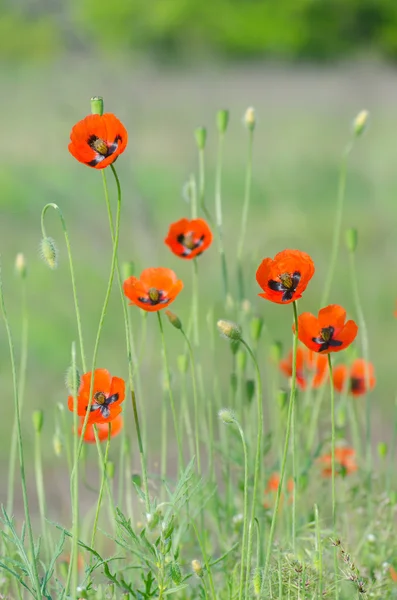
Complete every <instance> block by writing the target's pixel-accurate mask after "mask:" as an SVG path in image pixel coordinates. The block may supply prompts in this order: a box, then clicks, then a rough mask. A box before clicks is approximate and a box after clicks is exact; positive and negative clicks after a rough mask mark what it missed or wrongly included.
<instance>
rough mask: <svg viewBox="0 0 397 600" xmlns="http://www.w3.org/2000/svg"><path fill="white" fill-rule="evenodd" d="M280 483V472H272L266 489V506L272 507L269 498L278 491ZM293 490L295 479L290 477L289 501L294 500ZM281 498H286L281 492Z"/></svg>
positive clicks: (288, 487) (288, 485) (288, 483)
mask: <svg viewBox="0 0 397 600" xmlns="http://www.w3.org/2000/svg"><path fill="white" fill-rule="evenodd" d="M279 484H280V474H279V473H277V472H275V473H272V474H271V475H270V477H269V479H268V482H267V486H266V489H265V502H264V504H263V506H264V507H265V508H270V504H269V502H268V501H267V499H268V498H269V497H271V496H273V497H274V495H275V494H276V493H277V490H278V486H279ZM293 491H294V480H293V479H292V477H290V478H289V479H288V481H287V495H288V496H289V501H290V502H292V499H293ZM281 499H282V500H283V499H284V494H283V493H282V494H281Z"/></svg>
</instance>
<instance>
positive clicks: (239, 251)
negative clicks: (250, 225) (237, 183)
mask: <svg viewBox="0 0 397 600" xmlns="http://www.w3.org/2000/svg"><path fill="white" fill-rule="evenodd" d="M253 141H254V130H253V129H250V130H249V131H248V159H247V171H246V176H245V193H244V203H243V212H242V215H241V230H240V237H239V241H238V245H237V281H238V287H239V296H240V301H242V300H244V295H245V294H244V273H243V265H242V256H243V249H244V241H245V234H246V231H247V220H248V210H249V205H250V197H251V183H252V148H253Z"/></svg>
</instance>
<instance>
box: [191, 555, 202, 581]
mask: <svg viewBox="0 0 397 600" xmlns="http://www.w3.org/2000/svg"><path fill="white" fill-rule="evenodd" d="M192 569H193V572H194V573H195V574H196V575H197V577H203V575H204V570H203V567H202V565H201V562H200V561H199V560H197V559H194V560H192Z"/></svg>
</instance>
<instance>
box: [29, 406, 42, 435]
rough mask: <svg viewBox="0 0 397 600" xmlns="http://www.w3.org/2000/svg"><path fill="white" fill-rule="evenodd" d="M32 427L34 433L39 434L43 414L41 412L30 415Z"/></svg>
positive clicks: (37, 411) (36, 411)
mask: <svg viewBox="0 0 397 600" xmlns="http://www.w3.org/2000/svg"><path fill="white" fill-rule="evenodd" d="M32 421H33V427H34V429H35V431H36V433H40V432H41V430H42V428H43V421H44V413H43V411H42V410H35V411H34V413H33V414H32Z"/></svg>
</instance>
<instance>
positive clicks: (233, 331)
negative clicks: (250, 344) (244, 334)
mask: <svg viewBox="0 0 397 600" xmlns="http://www.w3.org/2000/svg"><path fill="white" fill-rule="evenodd" d="M216 326H217V327H218V331H219V333H220V334H221V335H222V336H223V337H225V338H228V339H229V340H241V329H240V327H239V326H238V325H237V324H236V323H233V322H232V321H225V320H224V319H219V321H218V322H217V324H216Z"/></svg>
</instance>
